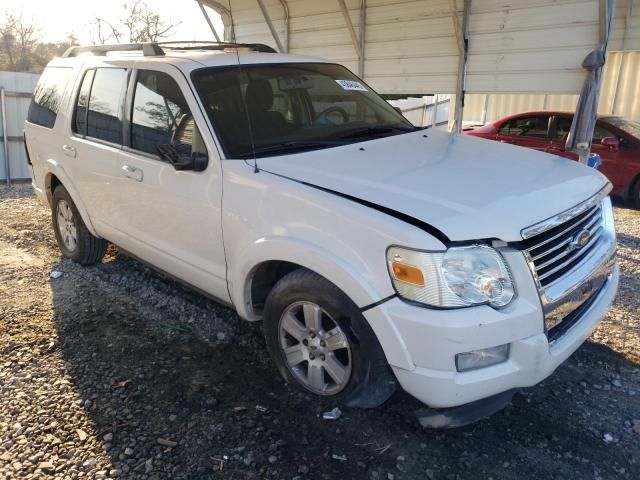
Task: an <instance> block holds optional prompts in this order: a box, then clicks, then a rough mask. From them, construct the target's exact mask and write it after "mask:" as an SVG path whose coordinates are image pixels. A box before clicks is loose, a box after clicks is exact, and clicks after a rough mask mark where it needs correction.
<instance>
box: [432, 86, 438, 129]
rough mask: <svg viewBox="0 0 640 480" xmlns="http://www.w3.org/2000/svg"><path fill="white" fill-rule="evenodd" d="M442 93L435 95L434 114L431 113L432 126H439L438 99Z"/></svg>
mask: <svg viewBox="0 0 640 480" xmlns="http://www.w3.org/2000/svg"><path fill="white" fill-rule="evenodd" d="M439 97H440V95H439V94H437V93H436V94H435V95H434V96H433V114H432V115H431V128H435V127H437V126H438V100H439Z"/></svg>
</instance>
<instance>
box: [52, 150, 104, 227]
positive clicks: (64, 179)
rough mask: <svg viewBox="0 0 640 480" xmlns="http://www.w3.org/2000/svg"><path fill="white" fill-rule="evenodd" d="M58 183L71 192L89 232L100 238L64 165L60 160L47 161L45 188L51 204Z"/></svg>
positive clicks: (70, 194)
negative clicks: (59, 162) (63, 167)
mask: <svg viewBox="0 0 640 480" xmlns="http://www.w3.org/2000/svg"><path fill="white" fill-rule="evenodd" d="M58 185H62V186H63V187H64V188H65V189H66V190H67V192H69V196H70V197H71V199H72V200H73V203H74V204H75V205H76V208H77V209H78V212H79V213H80V216H81V217H82V221H83V222H84V224H85V225H86V227H87V229H88V230H89V232H90V233H91V234H92V235H93V236H95V237H98V238H101V237H100V236H99V235H98V234H97V233H96V230H95V228H94V226H93V224H92V223H91V217H90V216H89V212H88V211H87V209H86V207H85V205H84V203H83V202H82V200H81V198H80V194H79V193H78V191H77V190H76V188H75V186H74V184H73V182H72V181H71V179H70V178H69V177H68V175H67V174H66V172H65V171H64V170H63V169H62V167H61V166H60V165H59V164H58V162H56V161H54V160H49V161H47V172H46V173H45V175H44V189H45V193H46V195H47V201H48V202H49V205H50V206H52V200H53V192H54V190H55V189H56V187H57V186H58Z"/></svg>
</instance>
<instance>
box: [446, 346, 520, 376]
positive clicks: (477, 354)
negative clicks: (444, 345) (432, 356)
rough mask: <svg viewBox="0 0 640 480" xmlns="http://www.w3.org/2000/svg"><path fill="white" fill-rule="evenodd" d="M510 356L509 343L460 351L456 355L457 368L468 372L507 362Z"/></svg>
mask: <svg viewBox="0 0 640 480" xmlns="http://www.w3.org/2000/svg"><path fill="white" fill-rule="evenodd" d="M508 358H509V344H508V343H505V344H504V345H498V346H497V347H491V348H483V349H482V350H473V351H471V352H465V353H458V354H457V355H456V370H458V371H459V372H468V371H469V370H477V369H479V368H485V367H490V366H491V365H496V364H498V363H502V362H505V361H506V360H507V359H508Z"/></svg>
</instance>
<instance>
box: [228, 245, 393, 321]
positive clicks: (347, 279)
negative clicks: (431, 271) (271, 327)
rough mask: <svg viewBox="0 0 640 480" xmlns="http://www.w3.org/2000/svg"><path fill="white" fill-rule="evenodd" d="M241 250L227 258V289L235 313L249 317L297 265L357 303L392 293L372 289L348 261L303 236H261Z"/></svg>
mask: <svg viewBox="0 0 640 480" xmlns="http://www.w3.org/2000/svg"><path fill="white" fill-rule="evenodd" d="M241 252H242V258H241V259H238V262H239V263H237V262H235V261H231V262H229V264H230V271H229V279H230V290H231V291H230V293H231V297H232V299H233V303H234V305H235V307H236V309H237V310H238V313H239V314H240V316H241V317H243V318H246V319H248V320H252V321H254V320H260V319H261V313H260V311H259V309H257V310H256V309H255V307H256V306H259V305H260V302H262V301H264V300H265V299H266V297H267V295H268V294H269V291H270V290H271V288H273V286H274V285H275V284H276V282H277V281H278V280H279V279H280V278H282V277H283V276H284V275H286V274H287V273H289V272H291V271H293V270H295V269H297V268H305V269H307V270H310V271H312V272H314V273H316V274H318V275H320V276H322V277H324V278H325V279H327V280H328V281H330V282H331V283H333V284H334V285H336V286H337V287H338V288H339V289H340V290H342V291H343V292H344V293H345V294H346V295H347V296H348V297H349V298H350V299H351V300H352V301H353V302H354V303H355V304H356V305H357V306H358V307H363V306H365V305H369V304H371V303H373V302H377V301H379V300H380V299H382V298H384V297H385V296H388V295H389V294H391V293H393V290H392V288H391V285H389V291H388V292H377V291H375V290H374V289H373V287H371V285H370V284H369V282H367V281H366V279H365V278H363V277H362V275H360V274H359V273H358V270H357V269H356V268H354V267H353V266H352V265H350V264H349V262H347V261H345V260H344V259H342V258H340V257H339V256H337V255H335V254H333V253H331V252H329V251H327V250H325V249H323V248H322V247H321V246H318V245H314V244H312V243H311V242H308V241H306V240H302V239H294V238H286V237H273V238H262V239H260V240H258V241H256V242H254V243H253V244H251V245H249V246H248V247H247V248H243V249H241ZM232 265H235V267H232Z"/></svg>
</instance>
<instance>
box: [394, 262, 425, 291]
mask: <svg viewBox="0 0 640 480" xmlns="http://www.w3.org/2000/svg"><path fill="white" fill-rule="evenodd" d="M391 270H392V271H393V276H394V278H395V279H396V280H398V281H400V282H405V283H410V284H411V285H416V286H418V287H424V276H423V275H422V270H420V269H419V268H417V267H414V266H412V265H406V264H404V263H400V262H395V261H394V262H391Z"/></svg>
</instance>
